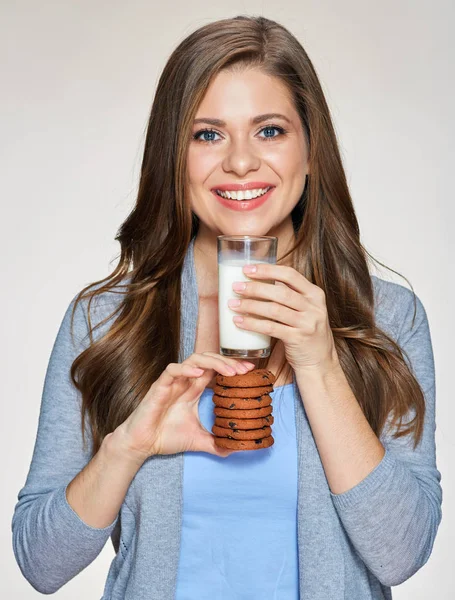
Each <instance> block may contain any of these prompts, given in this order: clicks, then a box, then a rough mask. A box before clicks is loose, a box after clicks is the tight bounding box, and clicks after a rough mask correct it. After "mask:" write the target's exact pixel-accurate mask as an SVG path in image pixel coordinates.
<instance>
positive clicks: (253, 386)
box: [212, 369, 276, 450]
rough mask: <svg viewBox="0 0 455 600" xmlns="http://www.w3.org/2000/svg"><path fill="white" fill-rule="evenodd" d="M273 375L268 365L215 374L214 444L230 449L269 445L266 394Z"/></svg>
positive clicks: (269, 406) (269, 414)
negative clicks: (260, 367)
mask: <svg viewBox="0 0 455 600" xmlns="http://www.w3.org/2000/svg"><path fill="white" fill-rule="evenodd" d="M275 379H276V378H275V375H274V374H273V373H272V372H271V371H269V370H268V369H255V370H253V371H250V372H249V373H246V374H245V375H232V376H226V375H220V374H218V375H217V376H216V379H215V382H216V385H215V387H214V395H213V403H214V404H215V407H214V413H215V424H214V425H213V427H212V433H213V434H214V436H215V443H216V444H217V446H220V447H222V448H229V449H231V450H257V449H259V448H269V447H270V446H272V444H273V442H274V439H273V437H272V429H271V425H272V423H273V416H272V398H271V397H270V395H269V394H270V392H272V391H273V384H274V383H275Z"/></svg>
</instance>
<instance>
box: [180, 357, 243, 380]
mask: <svg viewBox="0 0 455 600" xmlns="http://www.w3.org/2000/svg"><path fill="white" fill-rule="evenodd" d="M231 360H232V359H231ZM184 362H185V363H187V364H190V365H192V366H193V367H201V368H203V369H212V370H214V371H217V372H218V373H221V374H224V375H228V376H229V375H235V374H236V373H245V372H246V371H242V370H241V368H240V367H239V366H238V365H237V369H236V368H234V367H231V365H229V364H228V363H227V361H224V360H222V359H221V358H220V357H219V355H218V354H215V353H210V354H192V355H191V356H190V357H188V358H187V359H186V361H184ZM234 364H235V363H234Z"/></svg>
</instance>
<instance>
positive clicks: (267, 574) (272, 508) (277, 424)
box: [175, 383, 299, 600]
mask: <svg viewBox="0 0 455 600" xmlns="http://www.w3.org/2000/svg"><path fill="white" fill-rule="evenodd" d="M292 385H293V384H292V383H289V384H287V385H284V386H281V387H278V388H276V389H275V390H274V391H273V392H272V393H271V396H272V399H273V412H272V414H273V417H274V422H273V424H272V425H271V427H272V435H273V437H274V440H275V443H274V444H273V445H272V446H271V447H270V448H262V449H260V450H242V451H240V452H234V453H233V454H231V455H230V456H228V457H227V458H220V457H218V456H215V455H212V454H208V453H206V452H185V453H184V470H183V522H182V535H181V546H180V548H181V550H180V561H179V568H178V576H177V590H176V596H175V599H176V600H194V598H198V600H213V598H216V599H217V600H233V599H234V598H235V599H236V600H251V598H253V597H254V598H261V597H264V598H270V599H272V598H276V599H281V598H286V600H293V599H297V598H298V597H299V573H298V546H297V440H296V427H295V411H294V395H293V388H292ZM212 397H213V390H212V389H210V388H206V389H205V390H204V392H203V393H202V396H201V398H200V401H199V417H200V419H201V423H202V425H203V426H204V427H205V428H206V429H208V431H211V429H212V425H213V423H214V421H215V414H214V411H213V408H214V404H213V402H212Z"/></svg>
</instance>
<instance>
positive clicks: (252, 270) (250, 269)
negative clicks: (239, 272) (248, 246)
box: [243, 265, 257, 273]
mask: <svg viewBox="0 0 455 600" xmlns="http://www.w3.org/2000/svg"><path fill="white" fill-rule="evenodd" d="M243 271H244V272H245V273H256V271H257V267H256V266H255V265H245V266H244V267H243Z"/></svg>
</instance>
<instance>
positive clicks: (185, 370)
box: [160, 363, 204, 385]
mask: <svg viewBox="0 0 455 600" xmlns="http://www.w3.org/2000/svg"><path fill="white" fill-rule="evenodd" d="M203 374H204V370H203V369H198V368H197V367H195V366H193V365H190V364H188V363H169V364H168V365H167V367H166V368H165V369H164V371H163V372H162V374H161V377H160V380H161V381H160V383H161V384H162V385H171V384H172V383H173V382H174V381H175V379H177V377H194V378H197V377H201V375H203Z"/></svg>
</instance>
